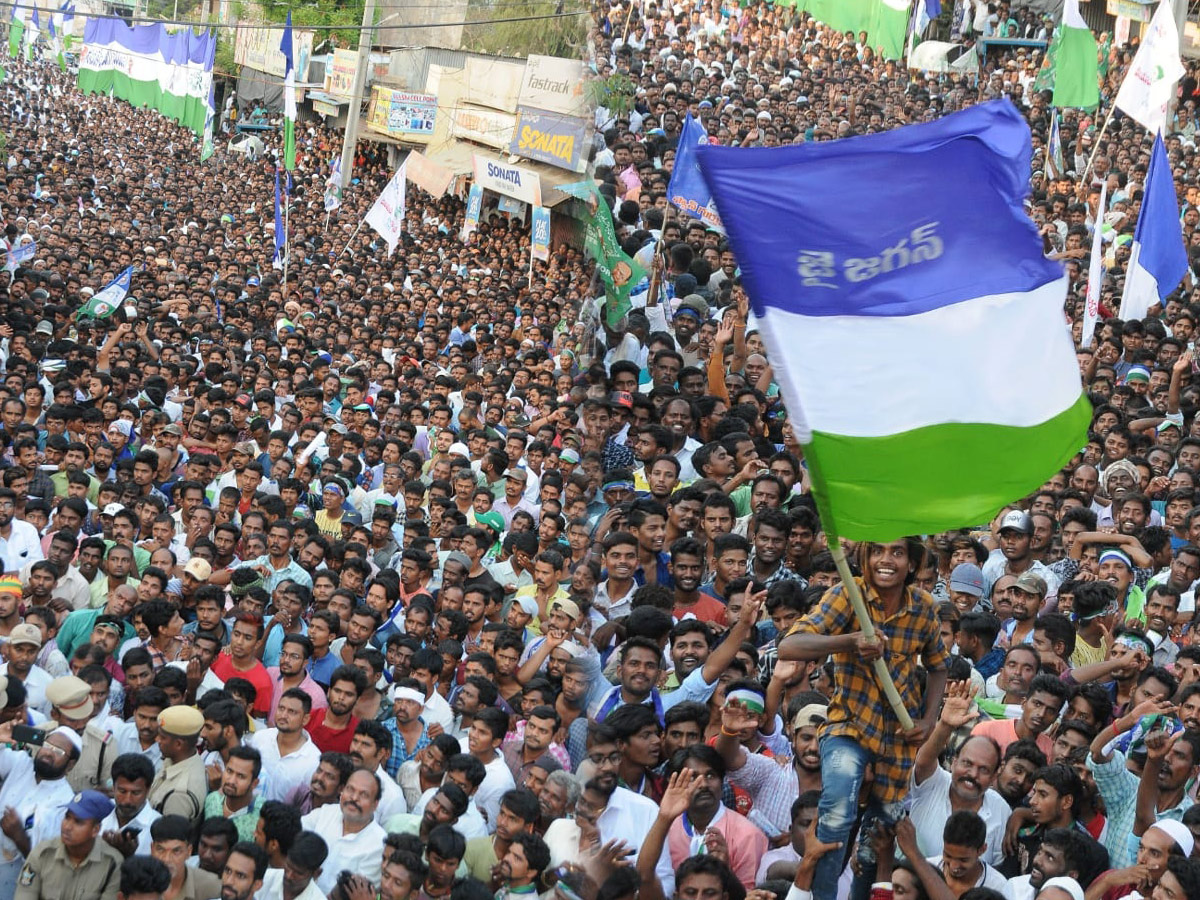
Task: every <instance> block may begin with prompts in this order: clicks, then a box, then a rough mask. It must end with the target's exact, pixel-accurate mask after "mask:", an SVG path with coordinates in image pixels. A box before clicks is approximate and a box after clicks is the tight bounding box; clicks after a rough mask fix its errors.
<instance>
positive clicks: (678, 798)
mask: <svg viewBox="0 0 1200 900" xmlns="http://www.w3.org/2000/svg"><path fill="white" fill-rule="evenodd" d="M700 783H701V782H700V779H699V778H698V777H697V775H696V773H695V772H693V771H692V770H691V769H688V768H683V769H680V770H679V771H678V772H676V773H675V774H674V775H672V776H671V778H670V780H669V781H668V782H667V789H666V790H665V791H663V796H662V800H661V801H660V802H659V804H658V814H659V815H660V816H662V817H663V818H664V819H670V820H671V821H674V820H675V819H678V818H679V817H680V816H682V815H683V814H684V813H685V812H687V808H688V806H689V805H690V804H691V802H692V797H693V796H694V795H695V793H696V791H697V790H699V788H700Z"/></svg>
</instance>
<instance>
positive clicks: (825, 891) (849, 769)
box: [812, 735, 901, 900]
mask: <svg viewBox="0 0 1200 900" xmlns="http://www.w3.org/2000/svg"><path fill="white" fill-rule="evenodd" d="M873 760H874V754H872V753H871V752H870V751H869V750H866V749H864V748H863V747H862V745H860V744H859V743H858V742H857V741H855V740H854V739H853V738H849V737H843V736H840V735H834V736H831V737H824V738H821V802H820V804H819V805H818V807H817V839H818V840H820V841H821V842H822V843H825V844H830V843H841V845H842V847H841V849H839V850H834V851H832V852H830V853H826V854H825V855H824V856H823V857H821V861H820V862H818V863H817V871H816V872H815V873H814V876H813V888H812V890H813V900H837V893H838V878H839V877H840V876H841V873H842V868H843V866H842V862H843V860H845V859H846V851H847V842H848V841H849V840H850V832H851V830H852V829H853V828H854V822H855V819H856V818H857V817H858V796H859V791H860V789H861V788H862V783H863V775H864V773H865V772H866V769H867V766H868V765H869V764H870V763H871V762H872V761H873ZM900 811H901V807H900V804H899V803H890V804H887V805H886V806H885V805H884V804H881V803H879V801H877V800H874V799H872V800H871V801H870V802H869V803H868V805H867V809H866V811H865V813H864V815H863V823H862V828H861V829H860V830H859V841H860V847H859V861H860V874H859V875H856V876H855V878H854V886H853V887H852V888H851V891H850V898H851V900H866V898H867V897H868V896H869V895H870V890H871V883H872V882H873V881H874V878H875V862H874V856H873V853H872V852H871V850H870V840H869V836H868V829H869V827H870V826H871V824H872V823H873V822H874V821H875V820H876V819H883V820H884V821H886V822H889V823H890V822H894V821H896V819H897V817H898V816H899V815H900ZM863 851H866V852H865V853H864V852H863Z"/></svg>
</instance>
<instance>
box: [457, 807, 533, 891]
mask: <svg viewBox="0 0 1200 900" xmlns="http://www.w3.org/2000/svg"><path fill="white" fill-rule="evenodd" d="M539 812H540V807H539V805H538V799H537V797H535V796H534V795H533V793H532V792H531V791H529V790H527V789H525V788H515V789H513V790H511V791H509V792H508V793H506V794H505V795H504V796H503V797H501V798H500V812H499V814H498V815H497V816H496V833H495V834H492V835H484V836H482V837H477V838H472V839H471V840H469V841H467V851H466V855H465V856H463V864H464V865H465V866H466V867H467V871H468V872H469V873H470V874H471V875H472V876H473V877H475V878H478V879H479V880H480V881H482V882H483V883H484V884H487V883H489V882H490V881H491V879H492V874H493V872H494V870H495V868H496V865H497V863H499V862H500V861H501V860H503V859H504V857H505V854H507V853H508V848H509V847H510V846H511V845H512V842H513V839H514V838H515V837H516V836H517V835H518V834H522V833H525V834H531V833H532V832H533V827H534V825H535V824H536V823H537V819H538V815H539Z"/></svg>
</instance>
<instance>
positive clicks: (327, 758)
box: [283, 751, 355, 815]
mask: <svg viewBox="0 0 1200 900" xmlns="http://www.w3.org/2000/svg"><path fill="white" fill-rule="evenodd" d="M354 768H355V766H354V763H353V762H352V761H351V759H350V756H349V755H348V754H346V753H334V752H331V751H326V752H325V753H322V754H321V761H320V762H319V763H318V764H317V768H316V770H315V771H314V772H313V774H312V778H310V779H309V781H308V784H303V785H299V786H297V787H296V788H294V789H293V790H292V791H290V792H289V793H288V795H287V796H286V797H284V798H283V802H284V803H286V804H287V805H289V806H293V807H295V808H296V809H298V810H300V812H301V814H304V815H307V814H308V813H310V812H312V811H313V810H314V809H320V808H321V807H322V806H326V805H328V804H330V803H337V802H338V797H340V796H341V793H342V788H343V787H345V785H346V779H348V778H349V777H350V774H351V773H352V772H353V771H354Z"/></svg>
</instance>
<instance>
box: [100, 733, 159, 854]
mask: <svg viewBox="0 0 1200 900" xmlns="http://www.w3.org/2000/svg"><path fill="white" fill-rule="evenodd" d="M112 780H113V801H114V802H115V804H116V805H115V806H114V807H113V811H112V812H111V813H110V814H109V815H108V816H107V817H106V818H105V819H104V820H103V821H102V822H101V823H100V833H101V835H102V836H103V837H104V840H105V841H107V842H108V843H109V844H110V845H111V846H112V847H114V848H116V849H117V850H119V851H120V852H121V855H122V856H132V855H133V854H135V853H137V854H140V855H143V856H148V855H149V854H150V826H151V825H153V824H154V823H155V822H157V821H158V819H159V815H158V813H156V812H155V811H154V810H152V809H151V808H150V804H149V803H147V802H146V800H147V798H148V797H149V796H150V785H151V784H153V783H154V766H153V765H152V764H151V763H150V761H149V760H148V759H146V758H145V757H143V756H141V755H140V754H138V753H122V754H121V755H120V756H118V757H117V758H116V759H114V760H113V765H112Z"/></svg>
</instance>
